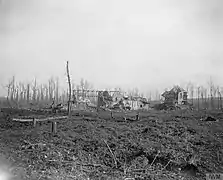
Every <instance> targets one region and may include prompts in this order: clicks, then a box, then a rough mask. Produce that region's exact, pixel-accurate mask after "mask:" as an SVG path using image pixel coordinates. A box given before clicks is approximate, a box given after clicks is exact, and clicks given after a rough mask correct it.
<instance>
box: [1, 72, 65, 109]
mask: <svg viewBox="0 0 223 180" xmlns="http://www.w3.org/2000/svg"><path fill="white" fill-rule="evenodd" d="M5 89H7V101H8V103H9V104H10V105H11V106H30V105H37V104H38V105H39V104H40V105H41V104H46V103H50V102H52V100H55V101H56V102H59V101H62V102H65V101H66V100H67V94H68V92H67V91H65V90H63V91H62V92H60V90H59V79H58V78H54V77H52V78H50V79H49V80H48V82H47V83H45V84H43V83H41V84H40V83H37V80H36V79H34V80H33V82H27V83H24V82H17V81H16V78H15V76H13V77H12V78H11V79H10V80H9V81H8V83H7V85H5Z"/></svg>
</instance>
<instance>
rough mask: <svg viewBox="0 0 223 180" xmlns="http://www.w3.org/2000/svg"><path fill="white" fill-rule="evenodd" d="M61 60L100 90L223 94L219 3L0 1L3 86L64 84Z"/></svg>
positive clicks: (185, 0) (221, 6) (221, 4)
mask: <svg viewBox="0 0 223 180" xmlns="http://www.w3.org/2000/svg"><path fill="white" fill-rule="evenodd" d="M66 60H69V62H70V69H71V76H72V80H73V81H75V82H79V81H80V78H82V77H83V78H85V79H87V80H88V81H90V82H92V83H93V84H94V86H95V87H98V88H104V87H115V86H121V87H123V88H130V87H138V88H139V89H140V90H143V91H146V90H151V89H156V88H158V89H160V88H164V87H170V86H171V85H173V84H178V83H179V84H183V83H185V82H188V81H192V82H194V83H196V84H203V83H206V82H207V81H208V79H209V77H210V76H212V78H213V79H214V81H216V82H217V83H219V84H220V85H222V86H223V1H222V0H0V82H1V84H4V83H6V82H7V80H8V79H9V78H10V77H11V76H12V75H15V76H16V78H17V79H18V80H21V81H29V80H30V81H31V80H33V78H34V77H36V78H37V80H38V81H39V82H40V81H41V82H44V81H46V80H47V79H48V78H49V77H50V76H58V77H59V78H60V79H61V83H62V82H63V81H64V84H65V83H66V76H65V65H66ZM221 72H222V73H221ZM221 81H222V82H221ZM0 89H1V88H0ZM0 93H3V90H2V89H1V90H0Z"/></svg>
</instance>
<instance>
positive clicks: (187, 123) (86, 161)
mask: <svg viewBox="0 0 223 180" xmlns="http://www.w3.org/2000/svg"><path fill="white" fill-rule="evenodd" d="M6 114H10V116H11V117H18V116H32V117H34V116H35V117H36V116H38V117H39V116H47V115H45V114H44V113H33V112H26V111H20V110H14V111H10V112H9V111H7V113H4V115H2V116H1V119H0V121H1V123H0V132H1V133H0V146H1V150H0V154H1V157H2V160H1V161H0V162H1V165H0V171H1V170H4V172H5V173H6V174H8V175H12V176H14V179H19V180H20V179H21V180H26V179H29V180H37V179H38V180H43V179H45V180H47V179H49V180H59V179H60V180H61V179H68V180H69V179H77V180H79V179H89V180H90V179H104V180H105V179H123V180H124V179H125V180H130V179H132V180H133V179H134V180H142V179H148V180H149V179H157V180H164V179H165V180H166V179H176V180H179V179H184V180H186V179H205V174H206V173H223V120H222V118H223V113H219V112H212V113H211V112H209V113H206V114H208V115H211V116H212V117H214V118H215V119H217V121H209V122H208V121H202V120H201V118H203V119H204V120H205V117H204V113H203V112H197V111H170V112H167V111H155V110H151V111H148V112H140V113H139V120H135V118H134V117H135V114H136V112H131V113H127V114H126V115H125V116H126V119H124V118H123V116H124V114H123V113H114V114H113V118H111V114H110V112H105V111H102V112H99V117H98V116H96V113H85V112H80V113H79V116H75V115H73V116H72V117H71V118H70V119H68V120H67V119H66V120H60V121H58V125H57V133H56V134H53V133H52V132H51V123H50V122H39V123H37V126H36V127H35V128H34V127H33V124H32V123H31V122H15V121H12V120H11V119H10V118H8V117H6ZM83 114H84V115H85V117H83V116H82V115H83ZM3 165H4V166H3ZM1 175H2V173H1V172H0V177H1ZM5 177H6V175H5ZM0 179H1V178H0ZM9 179H10V178H8V179H7V178H6V180H9ZM11 179H12V178H11Z"/></svg>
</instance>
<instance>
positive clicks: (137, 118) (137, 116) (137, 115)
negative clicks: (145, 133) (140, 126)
mask: <svg viewBox="0 0 223 180" xmlns="http://www.w3.org/2000/svg"><path fill="white" fill-rule="evenodd" d="M138 120H139V112H137V114H136V121H138Z"/></svg>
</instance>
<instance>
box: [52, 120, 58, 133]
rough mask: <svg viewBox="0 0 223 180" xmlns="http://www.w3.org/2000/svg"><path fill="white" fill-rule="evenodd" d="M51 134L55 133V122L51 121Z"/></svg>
mask: <svg viewBox="0 0 223 180" xmlns="http://www.w3.org/2000/svg"><path fill="white" fill-rule="evenodd" d="M51 132H52V133H53V134H56V133H57V122H56V121H52V122H51Z"/></svg>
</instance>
